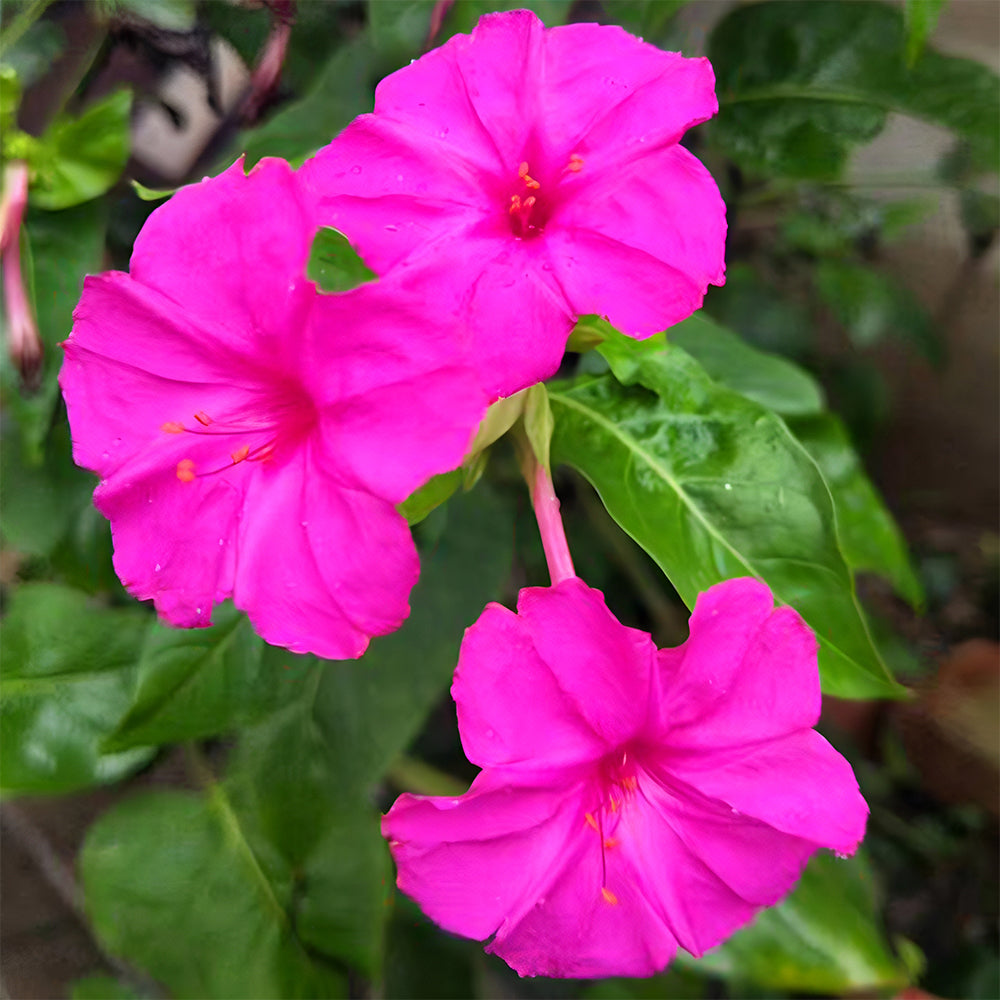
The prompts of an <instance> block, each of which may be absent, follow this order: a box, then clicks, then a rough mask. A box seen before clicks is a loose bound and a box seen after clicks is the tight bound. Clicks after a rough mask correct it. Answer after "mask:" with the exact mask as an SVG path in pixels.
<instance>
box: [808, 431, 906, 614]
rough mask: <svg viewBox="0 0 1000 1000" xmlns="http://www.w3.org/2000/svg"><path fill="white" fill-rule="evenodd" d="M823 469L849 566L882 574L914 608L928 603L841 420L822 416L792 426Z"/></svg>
mask: <svg viewBox="0 0 1000 1000" xmlns="http://www.w3.org/2000/svg"><path fill="white" fill-rule="evenodd" d="M789 426H790V428H791V430H792V433H793V434H794V435H795V436H796V437H797V438H798V439H799V440H800V441H801V442H802V444H803V445H804V446H805V448H806V450H807V451H808V452H809V454H810V455H812V457H813V458H814V459H815V461H816V464H817V465H818V466H819V467H820V471H821V472H822V473H823V477H824V478H825V479H826V482H827V485H828V486H829V487H830V493H831V494H832V495H833V499H834V504H835V505H836V509H837V537H838V538H839V539H840V549H841V551H842V552H843V553H844V558H845V559H846V560H847V564H848V566H850V567H851V569H852V570H854V571H856V572H860V571H868V572H872V573H880V574H881V575H883V576H885V577H886V578H887V579H888V580H890V581H891V582H892V584H893V586H894V587H895V588H896V590H897V591H898V592H899V593H900V594H901V595H902V596H903V597H905V598H906V600H908V601H909V602H910V603H911V604H913V605H917V606H919V605H921V604H923V601H924V594H923V588H922V587H921V585H920V580H919V579H918V577H917V575H916V573H915V572H914V569H913V565H912V564H911V562H910V556H909V552H908V550H907V547H906V542H905V540H904V539H903V536H902V534H901V533H900V530H899V528H898V527H897V526H896V522H895V521H894V520H893V517H892V514H890V513H889V510H888V508H887V507H886V506H885V502H884V501H883V500H882V498H881V497H880V496H879V493H878V490H876V489H875V486H874V484H873V483H872V482H871V480H870V479H869V478H868V476H867V475H866V474H865V470H864V466H863V465H862V464H861V460H860V459H859V458H858V455H857V452H855V450H854V448H853V447H852V445H851V441H850V437H849V436H848V434H847V431H846V430H845V428H844V425H843V424H842V423H841V422H840V420H839V419H838V418H837V417H835V416H834V415H833V414H832V413H823V414H819V415H816V416H812V417H809V418H805V419H799V420H793V421H790V422H789Z"/></svg>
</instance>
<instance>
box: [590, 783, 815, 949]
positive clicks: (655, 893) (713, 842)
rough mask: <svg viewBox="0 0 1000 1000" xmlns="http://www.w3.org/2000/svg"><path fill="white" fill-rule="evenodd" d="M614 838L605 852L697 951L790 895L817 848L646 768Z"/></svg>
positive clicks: (685, 944) (681, 939)
mask: <svg viewBox="0 0 1000 1000" xmlns="http://www.w3.org/2000/svg"><path fill="white" fill-rule="evenodd" d="M614 839H615V841H616V845H617V846H616V847H615V848H614V849H613V851H612V852H609V856H612V855H613V854H614V853H615V852H619V851H620V853H621V856H622V859H623V862H624V864H625V865H627V866H628V867H629V868H630V869H631V870H632V871H634V872H635V873H637V879H638V881H639V885H640V888H641V891H642V892H643V894H644V895H645V897H646V898H647V899H648V901H649V904H650V906H651V907H652V908H653V909H654V910H655V911H656V912H657V913H658V914H659V915H660V917H661V918H662V919H663V920H664V921H665V923H666V924H667V926H668V927H670V929H671V930H672V931H673V933H674V934H675V935H676V937H677V939H678V941H679V942H680V944H681V945H682V946H683V947H684V948H686V949H687V950H688V951H690V952H691V953H692V954H693V955H696V956H697V955H701V954H703V953H704V952H705V951H707V950H708V949H709V948H712V947H714V946H715V945H717V944H718V943H719V942H720V941H722V940H723V939H724V938H726V937H728V936H729V935H730V934H732V932H733V931H735V930H736V929H737V928H739V927H742V926H743V925H744V924H746V923H747V922H748V921H750V920H751V919H752V918H753V916H754V914H755V913H756V912H757V910H758V909H759V908H760V907H761V906H763V905H770V904H773V903H776V902H777V901H778V900H779V899H781V898H782V897H783V896H784V895H785V894H786V893H788V892H789V891H790V890H791V888H792V886H793V885H794V884H795V882H796V880H797V879H798V877H799V876H800V875H801V873H802V869H803V867H804V866H805V863H806V860H807V859H808V858H809V856H810V855H811V854H812V853H813V852H814V851H815V850H816V845H815V844H813V843H809V842H808V841H804V840H800V839H799V838H797V837H790V836H787V835H786V834H782V833H779V832H777V831H776V830H773V829H771V828H770V827H768V826H766V825H764V824H763V823H758V822H755V821H753V820H751V819H747V818H746V817H737V816H734V815H733V813H732V811H731V810H730V809H728V808H726V807H724V806H720V805H719V804H718V803H713V802H711V801H710V800H704V799H703V798H702V797H700V796H697V794H696V793H695V794H692V793H691V791H690V789H687V790H684V791H678V790H677V789H675V788H669V787H666V786H664V785H661V784H660V783H659V782H658V781H657V779H656V778H655V777H653V776H652V775H650V774H649V773H646V774H642V775H641V776H640V778H639V795H638V796H637V797H635V798H634V799H632V800H631V801H630V802H629V803H628V804H627V805H626V806H625V807H623V809H622V811H621V820H620V822H619V823H618V826H617V827H616V828H615V831H614Z"/></svg>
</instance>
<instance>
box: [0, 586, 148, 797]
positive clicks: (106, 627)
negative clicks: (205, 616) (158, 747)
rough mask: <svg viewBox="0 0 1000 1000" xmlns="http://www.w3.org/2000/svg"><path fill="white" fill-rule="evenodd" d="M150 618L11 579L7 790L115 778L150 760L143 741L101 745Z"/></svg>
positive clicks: (126, 691) (3, 687) (124, 703)
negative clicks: (110, 749) (116, 748)
mask: <svg viewBox="0 0 1000 1000" xmlns="http://www.w3.org/2000/svg"><path fill="white" fill-rule="evenodd" d="M149 622H150V616H149V615H148V614H147V613H146V612H144V611H142V610H140V609H138V608H133V609H129V610H121V611H119V610H110V609H108V608H102V607H100V606H99V605H96V604H94V603H93V602H92V601H91V600H90V599H88V597H87V595H86V594H83V593H80V592H79V591H76V590H72V589H70V588H69V587H61V586H58V585H56V584H51V583H31V584H23V585H21V586H20V587H18V588H16V589H15V591H14V593H13V597H12V598H11V601H10V605H9V608H8V610H7V613H6V615H5V617H4V623H3V630H2V632H0V660H2V661H3V673H2V675H0V704H2V711H3V726H2V727H0V748H2V753H0V756H2V760H3V772H2V778H0V787H2V790H3V792H4V793H5V794H6V793H12V792H17V793H24V792H45V793H56V792H69V791H73V790H74V789H77V788H86V787H88V786H89V785H95V784H100V783H104V782H110V781H117V780H118V779H119V778H121V777H122V776H124V775H126V774H128V773H129V772H130V771H133V770H135V769H136V768H137V767H140V766H141V765H142V764H144V763H145V762H146V761H147V760H149V758H150V756H151V752H150V751H148V750H145V749H143V750H131V751H128V752H125V753H116V754H104V753H102V752H101V749H100V746H101V742H102V740H103V739H104V737H105V736H107V734H108V733H110V732H111V731H112V730H113V729H114V728H115V726H116V725H117V724H118V720H119V719H120V718H121V716H122V714H123V713H124V712H125V710H126V709H127V707H128V704H129V696H130V694H131V689H132V684H133V682H134V676H135V663H136V661H137V659H138V654H139V649H140V647H141V644H142V639H143V636H144V634H145V631H146V629H147V627H148V626H149Z"/></svg>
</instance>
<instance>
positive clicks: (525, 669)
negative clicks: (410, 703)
mask: <svg viewBox="0 0 1000 1000" xmlns="http://www.w3.org/2000/svg"><path fill="white" fill-rule="evenodd" d="M451 693H452V697H453V698H454V699H455V704H456V706H457V708H458V728H459V732H460V733H461V734H462V746H463V748H464V749H465V754H466V756H467V757H468V758H469V760H471V761H472V762H473V763H474V764H478V765H479V766H480V767H492V766H498V765H502V764H515V763H517V762H519V761H524V762H525V763H527V764H530V763H532V762H534V763H535V764H536V765H537V766H540V767H556V766H563V765H566V764H574V763H579V762H582V761H593V760H596V759H598V758H599V757H600V756H601V755H602V754H603V753H604V752H605V751H606V746H605V743H604V741H603V740H602V739H601V738H600V737H599V736H598V735H597V734H596V733H595V732H594V731H593V729H591V727H590V725H589V723H588V722H587V721H586V720H585V719H584V717H583V716H582V715H581V714H580V711H579V709H578V707H577V706H576V704H575V703H574V702H573V700H572V699H571V698H570V697H569V695H567V694H566V692H565V691H563V689H562V688H561V687H560V686H559V683H558V682H557V680H556V678H555V677H554V676H553V675H552V672H551V671H550V670H549V668H548V666H547V665H546V663H545V662H544V661H543V660H542V659H541V658H540V657H539V655H538V653H537V652H536V651H535V647H534V646H533V645H532V641H531V635H530V633H529V630H528V627H527V625H526V624H525V623H524V622H523V621H522V620H521V619H520V618H519V617H518V616H517V615H515V614H514V613H513V612H512V611H508V610H507V608H504V607H501V606H500V605H499V604H490V605H487V607H486V610H485V611H484V612H483V613H482V614H481V615H480V616H479V620H478V621H477V622H476V623H475V625H473V626H471V627H470V628H468V629H467V630H466V632H465V638H464V639H463V641H462V649H461V652H460V654H459V658H458V668H457V669H456V671H455V680H454V683H453V684H452V687H451Z"/></svg>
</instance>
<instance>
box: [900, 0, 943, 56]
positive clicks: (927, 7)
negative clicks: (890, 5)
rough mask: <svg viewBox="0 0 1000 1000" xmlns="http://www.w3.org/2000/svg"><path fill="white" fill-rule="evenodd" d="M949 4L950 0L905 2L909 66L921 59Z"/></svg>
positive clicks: (912, 0) (904, 21)
mask: <svg viewBox="0 0 1000 1000" xmlns="http://www.w3.org/2000/svg"><path fill="white" fill-rule="evenodd" d="M947 2H948V0H904V4H903V23H904V24H905V26H906V64H907V66H912V65H913V64H914V63H915V62H916V61H917V59H918V58H919V56H920V53H921V52H922V51H923V49H924V45H926V44H927V39H928V38H930V36H931V32H932V31H933V30H934V27H935V25H936V24H937V22H938V18H939V17H940V16H941V11H942V10H943V9H944V5H945V4H946V3H947Z"/></svg>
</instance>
